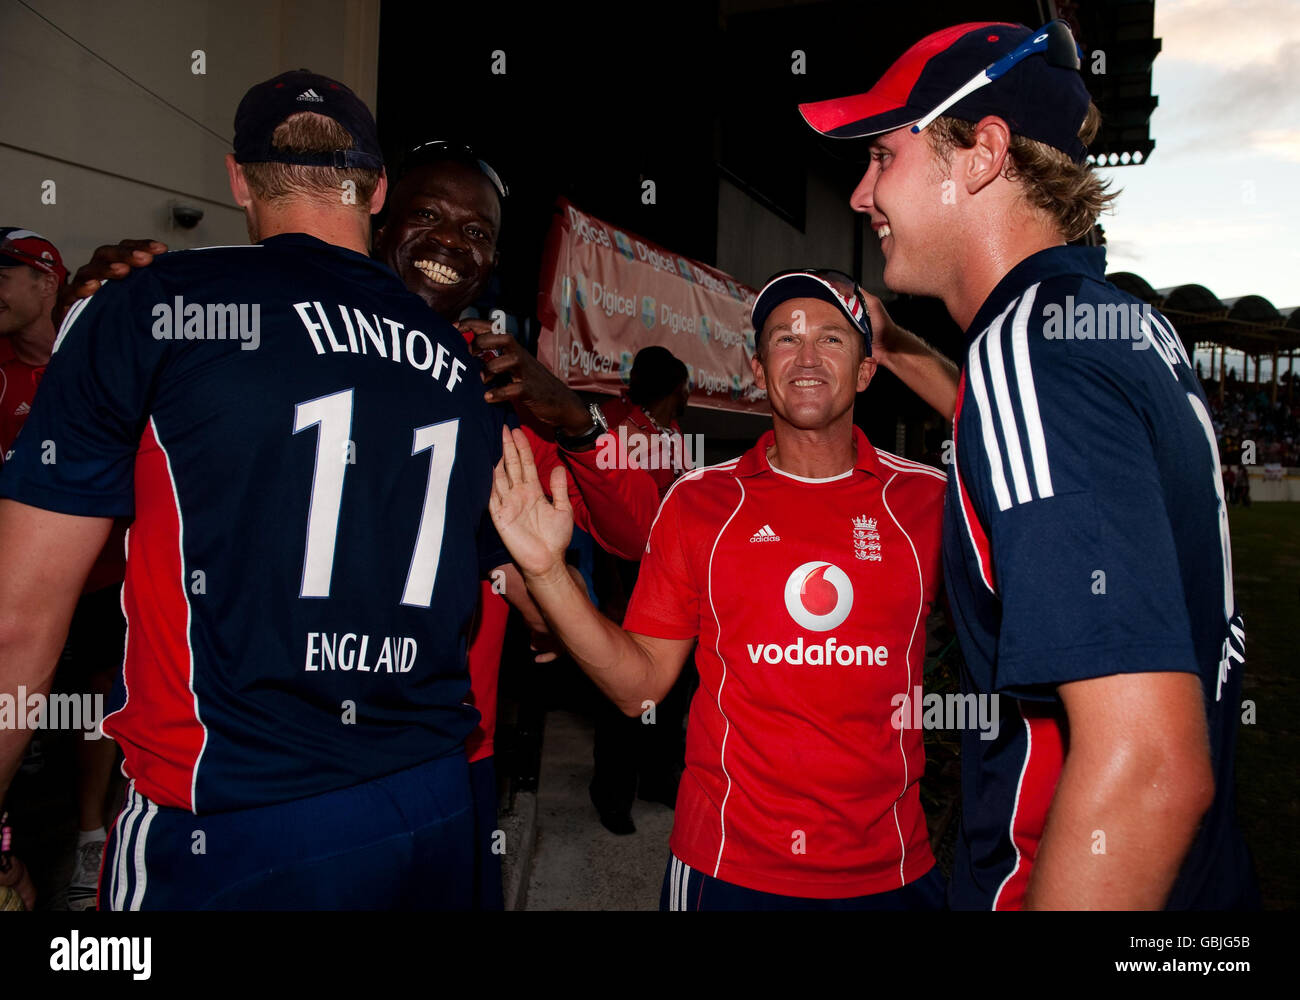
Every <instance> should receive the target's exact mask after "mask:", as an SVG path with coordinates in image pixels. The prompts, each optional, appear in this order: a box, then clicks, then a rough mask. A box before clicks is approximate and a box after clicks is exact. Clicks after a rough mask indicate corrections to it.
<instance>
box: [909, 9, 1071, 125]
mask: <svg viewBox="0 0 1300 1000" xmlns="http://www.w3.org/2000/svg"><path fill="white" fill-rule="evenodd" d="M1040 53H1041V54H1042V55H1043V56H1044V57H1045V58H1046V59H1047V64H1048V65H1049V66H1055V67H1056V68H1058V69H1073V70H1077V69H1078V68H1079V66H1080V62H1079V46H1078V45H1077V44H1076V43H1075V41H1074V35H1072V34H1071V33H1070V27H1069V25H1067V24H1066V23H1065V22H1064V21H1061V20H1056V21H1048V22H1047V23H1046V24H1045V25H1043V26H1042V27H1041V28H1039V29H1038V30H1037V31H1035V32H1034V34H1033V36H1032V37H1031V38H1030V39H1029V40H1028V41H1026V42H1024V43H1023V44H1021V45H1019V46H1017V47H1016V48H1014V49H1012V50H1011V51H1010V52H1008V53H1007V54H1006V55H1004V56H1003V57H1002V58H1001V59H999V60H997V61H996V62H994V63H992V64H990V65H989V66H987V67H985V68H984V69H982V70H980V71H979V72H978V73H976V74H975V75H974V76H973V77H971V78H970V79H969V80H967V81H966V82H965V83H964V84H962V85H961V87H959V88H958V89H957V90H956V91H954V92H953V93H952V94H951V95H949V96H948V97H947V98H946V99H945V100H944V101H943V102H942V103H941V104H940V105H939V106H938V107H937V108H935V109H934V110H933V111H931V112H930V113H929V114H928V115H926V116H925V117H924V118H922V119H921V120H920V121H919V122H917V123H916V124H915V125H913V126H912V131H913V132H914V133H917V132H920V131H921V130H922V129H924V128H926V127H927V126H929V125H930V123H931V122H933V121H934V120H935V119H936V118H938V117H939V116H940V115H941V114H943V113H944V112H945V111H947V110H948V109H949V108H950V107H952V106H953V105H954V104H956V103H957V102H958V101H960V100H961V99H962V98H963V97H967V96H969V95H970V94H973V93H974V92H975V91H977V90H979V89H980V88H981V87H986V86H988V85H989V84H990V83H992V82H993V81H994V80H996V79H998V77H1000V76H1003V75H1005V74H1006V73H1008V72H1009V71H1010V70H1011V68H1012V67H1013V66H1015V65H1016V64H1017V63H1019V62H1021V61H1023V60H1025V59H1028V58H1029V57H1030V56H1032V55H1038V54H1040Z"/></svg>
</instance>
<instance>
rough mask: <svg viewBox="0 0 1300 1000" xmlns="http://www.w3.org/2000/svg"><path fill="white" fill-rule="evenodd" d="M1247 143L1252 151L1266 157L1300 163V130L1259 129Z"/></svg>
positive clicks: (1250, 135)
mask: <svg viewBox="0 0 1300 1000" xmlns="http://www.w3.org/2000/svg"><path fill="white" fill-rule="evenodd" d="M1246 141H1247V142H1248V143H1249V144H1250V147H1251V149H1253V150H1255V151H1256V152H1258V153H1262V154H1263V155H1265V156H1275V157H1277V158H1278V159H1280V160H1290V161H1291V162H1292V163H1300V128H1289V129H1288V128H1272V129H1257V130H1255V131H1254V132H1251V133H1250V134H1249V135H1248V136H1247V137H1246Z"/></svg>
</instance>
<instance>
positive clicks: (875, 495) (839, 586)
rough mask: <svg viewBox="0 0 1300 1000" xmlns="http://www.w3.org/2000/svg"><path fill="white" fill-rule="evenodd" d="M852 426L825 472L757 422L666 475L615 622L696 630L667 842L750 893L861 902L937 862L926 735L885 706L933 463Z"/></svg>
mask: <svg viewBox="0 0 1300 1000" xmlns="http://www.w3.org/2000/svg"><path fill="white" fill-rule="evenodd" d="M853 433H854V442H855V445H856V448H857V462H856V464H855V465H854V467H853V469H851V470H850V471H848V472H846V473H844V474H843V475H840V476H835V477H832V478H830V479H824V480H812V479H804V478H800V477H798V476H793V475H790V474H788V473H784V472H780V471H779V470H777V469H774V468H773V467H772V466H771V465H770V464H769V462H768V460H767V450H768V448H769V447H771V445H772V443H773V440H774V437H773V434H772V432H771V431H768V433H767V434H765V435H764V436H763V437H762V438H761V439H760V440H759V442H758V444H757V445H755V447H754V448H753V449H751V450H750V451H748V452H746V453H745V454H744V455H742V456H741V457H740V458H738V459H735V460H733V461H730V462H724V463H722V464H721V465H715V466H710V467H707V468H702V469H697V470H695V471H693V472H690V473H687V474H686V475H685V476H683V477H682V478H681V479H680V480H678V482H677V483H676V484H675V485H674V486H673V488H672V489H671V490H670V491H669V493H668V495H667V496H666V497H665V498H664V502H663V505H662V506H661V507H660V509H659V515H658V517H657V518H656V520H655V524H654V526H653V527H652V529H651V532H650V540H649V542H648V543H647V546H646V555H645V557H644V558H643V560H642V563H641V575H640V578H639V580H638V582H637V586H636V589H635V591H634V592H633V595H632V600H631V604H630V607H629V609H628V613H627V617H626V619H625V620H624V623H623V627H624V628H626V629H627V630H628V631H629V632H637V633H640V634H643V635H651V636H658V637H661V638H667V639H686V638H692V637H695V636H698V637H699V645H698V647H697V648H696V652H695V662H696V666H697V667H698V669H699V673H700V688H699V690H698V692H697V693H696V695H695V699H694V701H693V703H692V705H691V713H690V722H689V724H688V728H687V736H686V771H685V773H684V774H683V776H682V783H681V787H680V789H679V791H678V793H677V815H676V820H675V822H674V826H673V834H672V840H671V842H670V846H671V848H672V851H673V853H674V854H675V855H676V856H677V857H678V858H680V859H681V860H682V861H684V862H685V863H686V864H688V865H690V866H691V867H692V868H695V869H697V870H699V871H702V872H705V873H706V874H709V875H712V876H713V877H714V878H718V879H722V880H723V881H726V882H731V883H734V884H736V885H741V886H745V887H747V888H750V889H757V890H759V891H761V892H771V893H780V894H782V895H788V896H804V897H812V898H818V899H835V898H845V897H851V896H862V895H867V894H870V893H877V892H886V891H889V890H892V889H897V888H899V887H900V886H902V885H905V884H907V883H908V882H911V881H913V880H914V879H917V878H919V877H920V876H922V875H924V874H925V873H926V872H928V871H929V870H930V868H931V867H932V866H933V865H934V858H933V857H932V855H931V853H930V845H929V838H928V836H927V833H926V825H925V815H924V813H923V812H922V809H921V801H920V794H919V790H918V785H917V782H918V781H919V780H920V778H921V775H922V773H923V771H924V770H925V752H924V749H923V746H922V733H921V732H920V730H918V729H914V728H899V727H897V726H896V725H894V723H893V719H894V718H896V717H899V709H900V707H901V708H903V709H904V713H903V715H902V717H904V718H909V717H911V699H912V698H914V691H915V689H916V688H917V687H918V686H919V685H920V684H921V672H922V662H923V659H924V656H925V620H926V616H927V615H928V614H929V611H930V607H931V604H932V603H933V601H934V598H935V595H936V593H937V592H938V588H939V584H940V580H941V575H940V540H941V527H942V514H943V497H944V487H945V481H946V477H945V476H944V474H943V473H941V472H939V471H938V470H936V469H934V468H932V467H930V466H928V465H921V464H919V463H917V462H912V461H908V460H906V459H902V458H899V457H898V456H896V455H891V454H890V453H888V452H884V451H880V450H879V449H876V448H874V447H873V446H872V445H871V443H870V442H869V441H868V440H867V438H866V436H865V435H864V434H863V433H862V432H861V431H860V430H859V429H857V428H856V427H855V428H854V432H853ZM905 698H906V699H908V700H907V701H906V702H904V701H903V699H905Z"/></svg>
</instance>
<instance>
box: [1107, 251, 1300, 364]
mask: <svg viewBox="0 0 1300 1000" xmlns="http://www.w3.org/2000/svg"><path fill="white" fill-rule="evenodd" d="M1106 278H1107V280H1109V281H1110V282H1111V283H1112V284H1114V285H1115V286H1116V287H1118V288H1119V289H1120V290H1122V291H1125V292H1128V293H1129V294H1130V295H1132V296H1134V297H1136V298H1138V299H1141V300H1142V301H1143V302H1148V303H1150V304H1151V305H1153V306H1155V307H1156V308H1157V309H1159V310H1160V311H1161V312H1162V313H1164V314H1165V315H1166V316H1168V317H1169V319H1170V320H1172V321H1173V324H1174V326H1175V327H1176V328H1177V329H1178V332H1179V335H1180V336H1181V337H1182V338H1183V340H1184V341H1186V342H1188V343H1198V344H1215V345H1221V346H1223V347H1228V348H1231V349H1233V350H1237V351H1242V352H1244V353H1246V354H1251V355H1261V354H1272V353H1273V352H1274V351H1277V352H1279V353H1286V352H1290V351H1297V350H1300V309H1298V308H1296V307H1295V306H1290V307H1287V308H1285V309H1278V308H1277V306H1275V305H1273V303H1272V302H1270V301H1269V300H1268V299H1266V298H1264V296H1262V295H1240V296H1237V297H1235V298H1229V299H1221V298H1219V297H1218V296H1217V295H1215V294H1214V293H1213V292H1212V291H1210V290H1209V289H1208V288H1206V287H1205V286H1204V285H1196V284H1187V285H1177V286H1175V287H1173V288H1159V289H1156V288H1152V287H1151V285H1150V284H1149V283H1148V282H1147V281H1146V279H1145V278H1143V277H1142V276H1141V275H1138V274H1133V273H1132V272H1131V271H1116V272H1113V273H1111V274H1108V275H1106Z"/></svg>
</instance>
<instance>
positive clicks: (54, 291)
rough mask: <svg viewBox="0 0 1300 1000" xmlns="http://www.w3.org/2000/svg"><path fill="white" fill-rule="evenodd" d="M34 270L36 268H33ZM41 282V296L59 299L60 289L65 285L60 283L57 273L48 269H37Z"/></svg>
mask: <svg viewBox="0 0 1300 1000" xmlns="http://www.w3.org/2000/svg"><path fill="white" fill-rule="evenodd" d="M33 270H36V269H35V268H33ZM36 273H37V275H38V276H39V280H40V283H41V298H50V299H57V298H58V297H59V289H60V288H62V287H63V286H62V285H61V284H60V283H59V276H58V275H57V274H50V273H49V272H48V271H36Z"/></svg>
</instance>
